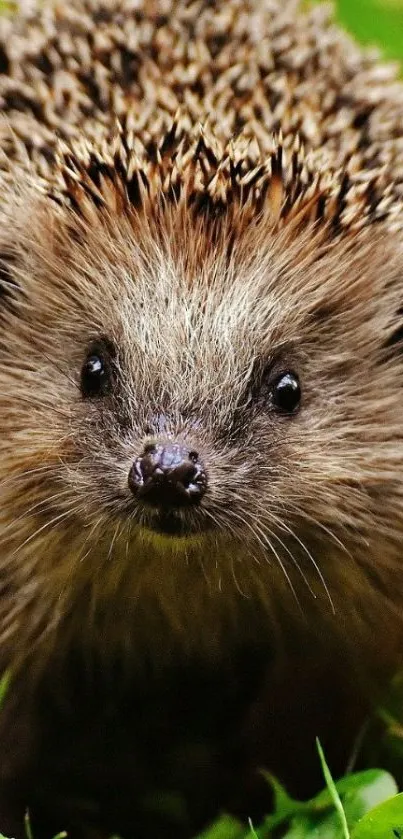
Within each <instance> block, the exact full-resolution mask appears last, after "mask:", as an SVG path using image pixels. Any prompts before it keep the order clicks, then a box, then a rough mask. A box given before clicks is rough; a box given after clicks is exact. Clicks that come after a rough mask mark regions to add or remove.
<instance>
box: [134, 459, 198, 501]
mask: <svg viewBox="0 0 403 839" xmlns="http://www.w3.org/2000/svg"><path fill="white" fill-rule="evenodd" d="M129 487H130V489H131V491H132V493H133V494H134V495H135V496H136V497H138V498H141V500H142V502H144V503H146V504H150V505H152V506H154V507H159V508H163V509H165V510H167V509H170V508H177V507H185V506H189V505H190V504H198V503H199V502H200V501H201V499H202V497H203V495H204V493H205V492H206V489H207V474H206V470H205V468H204V466H203V463H202V462H201V460H200V458H199V455H198V453H197V452H196V451H191V450H189V449H187V448H185V447H184V446H181V445H179V444H178V443H167V444H165V445H162V444H157V443H156V444H149V445H146V446H145V448H144V450H143V453H142V454H141V455H140V456H139V457H137V458H136V460H135V461H134V463H133V465H132V467H131V469H130V472H129Z"/></svg>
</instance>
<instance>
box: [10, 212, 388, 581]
mask: <svg viewBox="0 0 403 839" xmlns="http://www.w3.org/2000/svg"><path fill="white" fill-rule="evenodd" d="M261 225H262V227H261V229H257V228H256V229H255V230H254V231H250V232H249V233H248V232H247V233H246V234H245V233H243V234H242V236H241V235H240V237H239V243H238V245H237V246H236V247H235V248H233V249H232V251H231V254H230V255H228V250H227V249H226V247H225V245H226V236H228V231H227V232H226V233H225V231H224V233H225V235H224V234H223V237H222V240H220V239H219V238H218V239H217V242H216V243H215V244H214V245H213V244H211V245H210V244H209V243H208V241H207V242H206V241H205V242H204V245H203V247H202V246H201V245H200V241H201V238H202V236H204V235H205V230H204V228H203V227H199V229H198V230H196V233H195V235H194V237H193V239H192V235H193V234H192V232H191V231H190V230H187V231H186V230H185V231H184V234H183V235H184V243H185V249H186V252H184V253H182V252H181V248H180V247H178V246H177V245H178V243H176V245H175V241H174V239H173V238H171V241H170V242H169V243H168V244H167V242H166V241H164V240H163V239H161V241H160V244H159V245H156V244H155V239H154V238H153V237H152V236H151V235H149V234H148V236H149V238H147V239H146V240H145V241H144V242H141V244H140V245H139V242H138V237H137V235H134V232H133V229H132V228H131V227H130V225H129V223H128V222H125V223H121V224H120V226H119V229H118V225H116V228H117V229H114V226H112V225H110V226H109V227H105V228H102V230H97V229H96V228H95V230H94V231H93V232H91V235H89V234H88V238H87V239H86V240H84V242H83V241H80V240H78V241H77V242H72V241H70V242H69V250H68V252H67V251H66V253H68V255H66V256H65V257H63V258H61V256H60V242H59V241H57V242H56V244H55V243H53V244H52V246H51V248H50V249H49V250H45V249H43V248H42V245H41V244H38V243H36V244H35V247H33V248H32V251H31V252H30V253H29V255H28V256H26V255H25V256H21V259H23V258H25V259H26V265H25V268H24V269H21V267H20V268H19V273H18V276H21V275H22V273H24V272H25V273H24V276H25V277H26V281H25V285H24V288H23V292H24V297H22V298H21V301H22V302H21V303H20V304H19V306H20V308H19V309H17V310H16V314H15V315H13V314H7V315H6V318H5V327H4V330H5V333H7V334H6V337H5V338H4V339H3V343H4V346H3V348H2V351H1V389H2V394H3V396H2V403H1V426H2V434H3V441H2V457H1V470H2V476H1V477H2V480H3V485H2V486H3V489H2V492H3V496H4V499H5V500H4V501H3V503H2V509H3V518H2V524H1V527H2V529H3V533H2V534H1V539H2V542H3V544H6V543H9V544H10V548H9V550H10V551H14V552H15V554H16V555H17V554H18V553H19V552H24V551H25V552H27V551H28V552H31V554H32V555H35V557H36V558H37V557H38V552H39V553H41V552H42V553H43V554H46V556H49V562H50V563H51V565H52V567H53V569H55V573H58V574H60V576H61V579H64V580H65V579H67V578H68V579H71V559H72V557H74V560H75V562H76V567H77V569H80V574H81V575H82V573H83V571H82V569H83V568H88V569H91V571H90V573H91V574H97V573H99V569H100V568H102V574H103V575H107V574H108V573H110V570H111V569H114V570H113V573H114V574H115V576H116V574H117V572H116V568H117V567H118V568H119V569H121V570H122V574H123V569H126V571H127V568H128V567H130V569H131V573H134V574H135V575H136V576H137V578H138V576H139V574H141V573H143V571H144V569H145V568H147V573H148V572H149V571H150V568H151V569H152V567H153V563H155V562H159V563H161V560H163V561H164V558H165V557H167V556H170V558H171V561H173V562H174V565H175V568H176V569H178V568H179V569H180V567H181V559H180V557H181V556H182V559H183V561H184V562H185V563H186V564H189V563H190V562H192V558H193V559H194V560H195V565H196V567H197V568H200V569H203V570H204V571H205V573H206V574H209V573H210V572H211V573H212V574H217V573H218V577H219V578H221V576H222V575H223V574H224V575H225V573H226V571H225V569H226V568H230V574H232V575H234V580H235V582H236V581H237V579H238V575H239V576H240V577H242V579H243V580H244V578H245V576H246V574H247V573H250V570H251V569H253V575H254V576H255V577H256V576H259V574H261V575H263V576H264V577H265V579H266V580H267V574H269V575H270V574H273V573H274V571H273V570H272V569H273V566H276V565H279V566H280V567H284V569H285V572H286V574H287V575H289V576H290V577H293V576H295V568H294V565H295V566H296V567H298V566H299V568H300V569H301V570H302V574H303V575H305V576H306V577H307V579H308V582H309V581H310V578H311V574H310V570H311V571H312V579H313V582H312V581H311V582H309V585H310V586H311V587H313V588H315V586H316V583H315V576H316V580H317V581H319V584H320V585H322V583H321V582H320V580H321V577H322V574H323V575H324V576H326V575H327V563H328V562H330V561H331V560H330V559H329V557H331V556H333V557H336V560H337V562H340V563H344V564H345V563H346V562H347V560H346V556H348V552H349V551H350V552H351V545H352V544H353V543H354V545H355V546H356V547H355V548H354V551H356V552H358V553H359V552H360V551H361V552H362V553H363V554H364V553H365V551H366V550H367V544H368V541H369V540H370V539H374V540H376V539H377V538H378V536H379V535H380V534H381V537H382V543H383V544H384V545H385V544H386V543H387V542H388V541H389V542H390V544H391V545H392V544H393V543H394V542H396V539H397V534H398V533H399V532H400V531H401V525H402V520H403V517H402V509H401V506H400V501H399V498H400V486H401V474H402V468H403V446H402V441H401V430H400V425H401V424H400V404H401V398H400V386H399V384H398V381H397V369H398V367H397V364H398V361H394V359H393V358H391V357H388V358H386V355H385V352H384V350H383V349H382V346H383V345H385V344H386V343H387V341H388V339H390V338H391V336H392V337H393V334H394V330H395V329H396V326H397V325H398V323H397V321H396V323H395V322H394V312H395V311H396V310H397V308H398V307H397V301H398V296H399V294H398V291H397V290H396V278H397V276H398V274H397V270H398V269H397V267H396V264H395V262H394V260H392V259H390V260H389V261H388V262H387V264H386V265H385V250H384V247H385V245H384V244H383V243H382V242H380V241H377V243H376V244H374V242H371V243H369V242H368V240H366V239H363V240H362V241H361V242H360V241H359V238H357V245H356V247H355V246H352V247H350V248H349V249H348V248H346V246H345V245H342V244H339V245H333V246H331V247H330V248H329V249H328V250H326V251H325V250H323V251H321V252H320V259H312V254H311V250H312V249H313V247H316V248H317V249H318V250H319V244H318V243H316V244H315V245H314V246H312V248H310V243H309V236H307V234H299V235H298V236H297V235H291V234H289V233H287V232H283V233H281V234H279V233H277V234H274V233H267V230H266V231H265V230H264V229H263V222H261ZM263 234H264V235H263ZM177 235H178V234H177ZM310 235H311V236H312V233H311V234H310ZM178 239H179V237H178ZM251 245H252V246H251ZM192 249H193V251H194V253H193V252H192ZM28 263H29V264H28ZM7 481H10V482H9V484H7ZM380 508H382V512H383V515H382V521H381V522H380V523H379V526H378V528H377V531H376V533H375V534H374V531H373V522H374V518H375V517H376V516H378V518H379V515H378V513H377V511H378V510H379V509H380ZM11 511H12V512H11ZM12 518H13V519H14V522H15V525H13V524H11V529H10V520H11V519H12ZM6 530H7V535H6ZM345 544H347V548H346V549H344V547H343V546H344V545H345ZM334 561H335V560H333V562H334ZM38 562H39V559H38ZM234 562H236V563H237V565H236V567H235V571H234ZM170 567H171V566H170ZM47 568H48V566H47ZM64 568H65V569H66V572H65V573H64V571H63V569H64ZM108 569H109V570H108ZM171 569H172V567H171ZM245 569H246V571H245ZM309 569H310V570H309ZM46 573H48V571H46ZM118 576H119V575H118ZM154 578H155V577H154ZM296 585H297V583H296V581H295V580H294V586H296ZM242 586H243V583H242Z"/></svg>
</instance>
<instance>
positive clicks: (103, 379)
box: [81, 348, 111, 399]
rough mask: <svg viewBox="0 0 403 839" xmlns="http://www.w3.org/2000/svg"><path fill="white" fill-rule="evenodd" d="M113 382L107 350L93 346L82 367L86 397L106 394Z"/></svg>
mask: <svg viewBox="0 0 403 839" xmlns="http://www.w3.org/2000/svg"><path fill="white" fill-rule="evenodd" d="M110 383H111V364H110V358H109V356H108V354H107V351H103V350H102V349H101V348H93V349H91V350H90V352H89V353H88V356H87V358H86V360H85V362H84V364H83V366H82V369H81V393H82V395H83V396H84V398H87V399H91V398H92V397H96V396H104V395H105V394H106V393H107V392H108V390H109V387H110Z"/></svg>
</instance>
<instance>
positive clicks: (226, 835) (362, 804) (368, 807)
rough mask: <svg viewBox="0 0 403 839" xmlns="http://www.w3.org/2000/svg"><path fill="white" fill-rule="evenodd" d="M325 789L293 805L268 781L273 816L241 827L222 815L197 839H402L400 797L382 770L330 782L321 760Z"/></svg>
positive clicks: (389, 776) (278, 785)
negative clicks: (325, 781) (270, 790)
mask: <svg viewBox="0 0 403 839" xmlns="http://www.w3.org/2000/svg"><path fill="white" fill-rule="evenodd" d="M321 759H322V765H323V769H324V772H325V775H326V778H327V787H326V789H325V790H323V791H322V792H320V793H319V795H317V796H315V798H312V799H311V800H310V801H295V800H294V799H293V798H290V796H288V795H287V793H286V791H285V790H284V788H283V787H282V786H281V785H280V784H279V783H278V782H277V781H276V780H275V779H273V778H269V777H268V780H270V783H271V784H272V787H273V791H274V811H273V813H272V815H271V816H268V817H267V818H266V819H265V821H264V823H263V824H262V825H260V826H256V825H255V826H253V825H252V824H250V825H249V827H247V828H245V827H242V825H241V824H240V823H239V822H237V821H235V820H234V819H232V818H230V817H229V816H223V818H222V819H221V820H220V821H219V822H217V823H216V824H215V825H213V827H212V828H211V829H210V830H207V831H206V832H205V833H203V834H202V835H201V836H199V837H198V839H403V794H400V795H397V794H396V793H397V787H396V784H395V781H394V780H393V778H392V776H391V775H389V774H388V773H387V772H383V771H382V770H378V769H372V770H368V771H366V772H358V773H356V774H354V775H349V776H346V777H345V778H343V779H342V780H341V781H339V782H338V783H336V784H335V783H334V782H333V780H332V778H331V776H330V773H329V770H328V768H327V766H326V763H325V761H324V758H323V755H322V756H321Z"/></svg>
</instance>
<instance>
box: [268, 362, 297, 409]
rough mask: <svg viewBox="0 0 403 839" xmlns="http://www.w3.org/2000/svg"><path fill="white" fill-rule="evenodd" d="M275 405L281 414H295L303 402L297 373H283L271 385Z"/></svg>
mask: <svg viewBox="0 0 403 839" xmlns="http://www.w3.org/2000/svg"><path fill="white" fill-rule="evenodd" d="M271 399H272V404H273V407H274V408H275V409H276V411H278V412H279V413H281V414H294V413H295V411H296V410H297V409H298V408H299V405H300V402H301V386H300V383H299V379H298V376H297V375H296V374H295V373H292V372H287V373H281V375H280V376H278V378H277V379H276V380H275V382H274V383H273V384H272V387H271Z"/></svg>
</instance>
